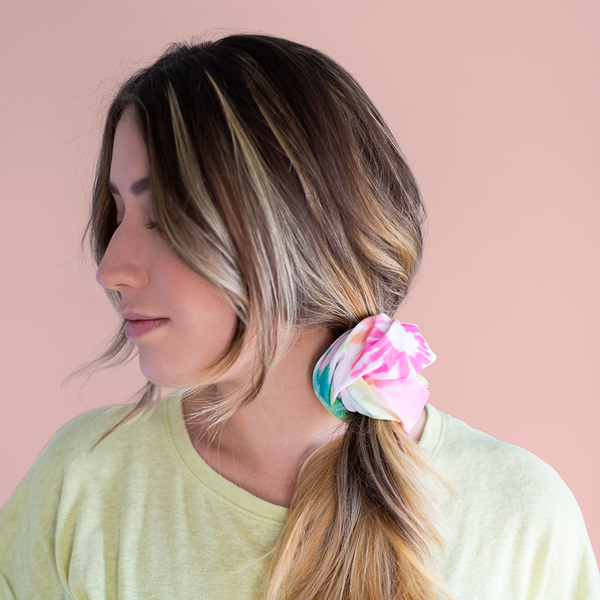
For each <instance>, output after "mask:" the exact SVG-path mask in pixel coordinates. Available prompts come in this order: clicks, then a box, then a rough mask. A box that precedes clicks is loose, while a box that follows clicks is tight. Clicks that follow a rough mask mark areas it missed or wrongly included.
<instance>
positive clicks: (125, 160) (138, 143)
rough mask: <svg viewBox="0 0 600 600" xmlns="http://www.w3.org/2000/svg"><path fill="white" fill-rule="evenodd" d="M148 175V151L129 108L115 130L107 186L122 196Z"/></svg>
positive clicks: (131, 109)
mask: <svg viewBox="0 0 600 600" xmlns="http://www.w3.org/2000/svg"><path fill="white" fill-rule="evenodd" d="M149 175H150V173H149V163H148V151H147V149H146V145H145V144H144V140H143V138H142V134H141V132H140V128H139V125H138V123H137V119H136V116H135V113H134V110H133V108H131V107H130V108H127V109H125V112H124V113H123V115H122V116H121V118H120V119H119V122H118V123H117V127H116V129H115V137H114V142H113V152H112V158H111V163H110V177H109V184H108V185H109V188H110V189H111V191H112V192H113V193H118V194H120V195H123V194H124V193H126V190H127V191H129V190H130V189H131V188H132V185H133V184H134V183H136V182H139V181H140V180H144V179H147V178H148V177H149ZM138 187H139V186H138ZM132 191H133V190H132ZM137 191H138V192H141V191H144V190H141V189H140V190H137Z"/></svg>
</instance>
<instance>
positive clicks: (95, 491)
mask: <svg viewBox="0 0 600 600" xmlns="http://www.w3.org/2000/svg"><path fill="white" fill-rule="evenodd" d="M423 216H424V210H423V206H422V204H421V200H420V197H419V193H418V189H417V185H416V183H415V181H414V178H413V176H412V174H411V173H410V170H409V168H408V166H407V165H406V163H405V161H404V160H403V158H402V156H401V154H400V152H399V150H398V148H397V146H396V143H395V141H394V140H393V137H392V135H391V133H390V131H389V129H388V128H387V127H386V125H385V124H384V122H383V120H382V118H381V116H380V115H379V113H378V112H377V110H376V109H375V107H374V106H373V104H372V103H371V102H370V100H369V99H368V97H367V96H366V95H365V93H364V92H363V90H362V89H361V88H360V87H359V86H358V84H357V83H356V82H355V81H354V80H353V79H352V77H351V76H350V75H349V74H348V73H346V72H345V71H344V70H343V69H342V68H341V67H339V66H338V65H337V64H335V63H334V62H333V61H331V60H330V59H329V58H327V57H326V56H324V55H322V54H321V53H319V52H317V51H315V50H312V49H310V48H307V47H304V46H301V45H299V44H295V43H293V42H290V41H286V40H282V39H278V38H272V37H268V36H253V35H233V36H229V37H226V38H223V39H221V40H218V41H216V42H211V43H204V44H199V45H186V44H181V45H175V46H173V47H171V48H170V49H169V50H168V51H167V52H166V53H165V54H164V55H163V56H162V57H161V58H160V59H159V60H158V61H157V62H156V63H155V64H153V65H152V66H150V67H148V68H147V69H143V70H142V71H140V72H139V73H137V74H135V75H134V76H133V77H132V78H131V79H130V80H129V81H127V82H126V83H125V84H124V85H123V86H122V88H121V89H120V90H119V92H118V94H117V95H116V97H115V99H114V101H113V102H112V104H111V106H110V108H109V111H108V116H107V120H106V125H105V130H104V138H103V146H102V151H101V155H100V159H99V164H98V170H97V177H96V183H95V189H94V198H93V204H92V212H91V217H90V221H89V224H88V229H87V230H86V231H88V232H89V234H90V239H91V244H92V248H93V250H94V253H95V256H96V259H97V262H98V265H99V266H98V273H97V279H98V282H99V283H100V284H101V285H102V286H104V287H105V288H106V291H107V293H108V295H109V298H110V299H111V301H112V302H113V304H114V305H115V307H116V308H117V310H119V312H120V313H121V314H122V316H123V323H122V327H121V329H120V331H119V334H118V336H117V337H116V338H115V340H114V341H113V343H112V345H111V347H110V348H109V349H108V350H107V351H106V352H105V353H104V355H103V356H102V357H101V359H100V361H99V364H101V363H103V362H107V361H111V360H112V361H118V360H125V358H126V357H127V356H129V355H130V354H131V352H132V351H133V349H134V348H137V350H138V353H139V357H140V367H141V369H142V372H143V373H144V375H145V376H146V377H147V379H148V385H147V386H146V387H145V388H144V390H143V391H142V395H141V400H140V402H139V403H138V404H137V405H136V406H135V408H134V409H133V410H131V411H130V410H129V409H128V408H127V407H121V408H117V409H116V410H110V409H100V410H97V411H93V412H91V413H88V414H86V415H83V416H82V417H80V418H78V419H76V420H74V421H72V422H71V423H70V424H68V425H67V426H66V427H65V428H63V429H62V430H61V431H60V432H59V433H58V434H57V436H55V438H54V439H53V440H52V442H51V443H50V444H49V445H48V447H47V448H46V449H45V451H44V453H43V454H42V456H41V457H40V459H39V460H38V462H37V463H36V465H35V466H34V468H33V469H32V471H31V472H30V473H29V475H28V476H27V478H26V479H25V480H24V482H23V483H22V484H21V486H20V487H19V489H18V490H17V491H16V493H15V494H14V495H13V497H12V498H11V500H10V501H9V502H8V504H7V505H6V507H5V508H4V509H3V511H2V513H0V536H1V537H0V539H1V540H2V546H1V550H0V574H2V577H0V584H1V585H0V589H1V590H2V592H3V594H4V595H3V597H6V598H19V599H22V598H40V597H48V598H51V597H52V598H53V597H70V598H89V599H96V598H116V597H120V598H127V599H129V598H178V599H182V600H183V599H185V598H199V597H200V598H208V599H213V598H214V599H217V598H219V599H220V598H236V599H237V598H241V599H244V598H268V599H272V600H274V599H275V598H278V599H279V598H282V599H284V598H286V599H294V600H299V599H306V600H308V599H311V600H312V599H323V600H325V599H332V600H333V599H338V598H343V599H359V598H360V599H396V598H410V599H426V598H440V597H446V598H451V597H454V598H457V599H458V598H469V599H471V598H511V599H514V598H557V599H558V598H560V599H561V600H564V599H565V598H581V599H583V598H595V597H600V583H599V581H598V570H597V566H596V564H595V561H594V557H593V553H592V550H591V547H590V544H589V540H588V538H587V534H586V531H585V525H584V523H583V520H582V517H581V514H580V512H579V509H578V507H577V504H576V503H575V501H574V499H573V497H572V495H571V494H570V492H569V490H568V489H567V488H566V486H565V485H564V483H563V482H562V481H561V480H560V478H559V477H558V476H557V475H556V473H555V472H554V471H553V470H552V469H551V468H550V467H548V466H547V465H545V464H544V463H542V462H541V461H539V460H538V459H537V458H535V457H534V456H533V455H531V454H529V453H527V452H526V451H524V450H522V449H520V448H517V447H515V446H511V445H509V444H505V443H502V442H499V441H497V440H494V439H493V438H490V437H489V436H487V435H485V434H483V433H480V432H477V431H475V430H473V429H471V428H469V427H468V426H467V425H465V424H463V423H461V422H460V421H457V420H455V419H452V418H451V417H449V416H447V415H443V414H442V413H440V412H438V411H436V410H435V409H434V408H432V407H431V406H430V405H426V404H425V403H426V401H427V396H428V393H427V390H426V385H427V383H426V381H425V380H424V379H423V378H422V376H421V375H420V372H421V370H422V369H423V368H424V367H425V366H427V364H430V363H431V362H432V361H433V360H434V359H435V355H434V354H433V352H432V351H431V349H430V348H429V347H428V345H427V343H426V342H425V340H424V339H423V337H422V335H421V334H420V332H419V330H418V328H417V327H416V326H415V325H411V324H403V323H400V322H398V321H395V320H394V319H392V318H391V317H392V316H393V315H394V313H395V312H396V309H397V308H398V306H399V304H400V302H401V301H402V299H403V298H404V297H405V296H406V294H407V292H408V289H409V285H410V282H411V279H412V277H413V276H414V273H415V271H416V268H417V265H418V263H419V259H420V257H421V251H422V236H421V223H422V220H423ZM94 366H97V365H91V367H90V368H93V367H94ZM160 386H167V387H173V388H179V389H180V391H179V392H178V393H176V394H173V395H171V396H169V397H167V398H166V399H164V400H161V401H159V402H158V401H157V398H158V397H159V392H160ZM2 586H3V587H2Z"/></svg>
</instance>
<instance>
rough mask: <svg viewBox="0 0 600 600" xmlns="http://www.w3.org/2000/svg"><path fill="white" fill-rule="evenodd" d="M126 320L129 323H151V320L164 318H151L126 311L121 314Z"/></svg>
mask: <svg viewBox="0 0 600 600" xmlns="http://www.w3.org/2000/svg"><path fill="white" fill-rule="evenodd" d="M121 314H122V315H123V316H124V317H125V318H126V319H129V320H130V321H152V320H153V319H164V318H165V317H152V316H150V315H143V314H141V313H136V312H134V311H132V310H126V311H125V312H122V313H121Z"/></svg>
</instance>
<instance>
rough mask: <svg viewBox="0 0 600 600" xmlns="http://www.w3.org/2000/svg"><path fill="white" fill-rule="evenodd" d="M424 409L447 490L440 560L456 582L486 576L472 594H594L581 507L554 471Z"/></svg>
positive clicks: (466, 583)
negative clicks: (448, 536)
mask: <svg viewBox="0 0 600 600" xmlns="http://www.w3.org/2000/svg"><path fill="white" fill-rule="evenodd" d="M430 413H431V414H432V416H433V419H432V420H433V424H434V425H436V423H437V434H436V437H435V440H434V441H435V443H434V444H433V445H432V447H431V448H430V451H431V454H432V458H433V461H434V463H435V464H436V465H437V467H438V468H439V470H440V472H441V474H442V475H443V476H444V477H446V479H447V480H448V483H449V484H450V486H451V487H452V489H453V491H452V493H451V494H449V495H447V496H445V498H444V501H443V502H442V507H443V511H444V513H445V515H446V518H447V520H448V524H449V526H450V529H451V532H452V552H451V553H450V555H448V559H447V561H446V565H445V566H446V568H447V573H448V577H449V579H451V580H452V581H453V583H454V584H455V585H456V586H457V589H469V590H470V591H473V590H472V589H471V588H472V586H473V585H475V584H474V583H473V582H474V581H480V582H482V583H481V586H483V585H484V583H483V581H485V586H487V587H485V589H484V588H483V587H482V588H481V589H479V588H477V594H475V596H472V597H484V596H486V595H487V597H526V598H530V597H536V598H537V597H544V598H552V599H554V598H557V599H558V598H561V600H562V599H566V598H569V599H570V598H577V599H579V598H591V597H594V598H595V597H596V595H597V594H600V591H599V586H600V580H599V579H598V569H597V566H596V563H595V559H594V555H593V551H592V548H591V545H590V542H589V538H588V535H587V531H586V527H585V523H584V521H583V517H582V515H581V511H580V509H579V506H578V505H577V502H576V500H575V498H574V497H573V494H572V493H571V491H570V490H569V488H568V487H567V485H566V484H565V483H564V481H563V480H562V479H561V478H560V476H559V475H558V473H556V471H555V470H554V469H553V468H552V467H551V466H550V465H548V464H546V463H545V462H544V461H542V460H541V459H539V458H538V457H537V456H535V455H534V454H532V453H531V452H528V451H527V450H525V449H523V448H520V447H519V446H516V445H513V444H509V443H507V442H503V441H500V440H498V439H495V438H494V437H492V436H490V435H488V434H486V433H483V432H482V431H478V430H476V429H474V428H472V427H469V426H468V425H467V424H465V423H463V422H462V421H460V420H458V419H455V418H453V417H450V416H449V415H445V414H444V413H441V412H439V411H435V409H433V410H431V411H428V417H429V414H430ZM430 442H431V440H430ZM484 573H485V580H482V579H481V576H482V574H484ZM509 573H510V574H511V576H510V577H509V578H507V574H509ZM478 585H479V584H478ZM481 586H480V587H481ZM493 590H495V591H494V592H493V593H492V591H493ZM499 590H501V591H502V594H500V595H498V591H499ZM576 590H587V592H585V593H579V592H576ZM540 594H541V595H540ZM595 594H596V595H595Z"/></svg>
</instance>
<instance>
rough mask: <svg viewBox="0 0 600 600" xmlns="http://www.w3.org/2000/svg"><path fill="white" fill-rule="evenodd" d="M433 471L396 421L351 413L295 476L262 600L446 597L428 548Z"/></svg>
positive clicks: (435, 539) (433, 529)
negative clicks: (341, 429)
mask: <svg viewBox="0 0 600 600" xmlns="http://www.w3.org/2000/svg"><path fill="white" fill-rule="evenodd" d="M434 472H435V469H434V468H433V467H432V465H431V464H430V462H429V461H428V459H427V458H426V456H425V455H424V453H423V451H422V450H421V449H420V448H419V447H418V446H417V444H415V442H413V441H412V440H411V439H410V438H409V437H408V435H407V434H406V433H405V432H404V430H403V429H402V427H401V426H400V424H399V423H397V422H395V421H383V420H376V419H371V418H369V417H366V416H364V415H361V414H358V413H352V415H351V416H350V418H349V419H348V428H347V430H346V433H345V434H344V435H343V436H341V437H340V438H339V439H336V440H334V441H332V442H329V443H328V444H326V445H325V446H323V447H321V448H319V449H318V450H317V451H316V452H314V453H313V455H312V456H311V457H309V459H308V460H307V461H306V463H305V465H304V467H303V469H302V471H301V473H300V478H299V481H298V486H297V489H296V493H295V494H294V497H293V500H292V505H291V510H290V516H289V518H288V521H287V523H286V525H285V528H284V530H283V533H282V535H281V538H280V539H279V543H278V544H277V546H276V548H275V552H274V556H273V559H272V562H271V565H270V568H269V571H268V575H267V579H266V582H267V585H268V589H267V590H266V593H265V595H266V599H267V600H276V599H277V600H292V599H293V600H334V599H335V600H399V599H400V598H402V599H406V600H408V599H410V600H430V599H434V598H440V595H439V594H441V595H442V597H446V598H448V597H450V596H449V592H448V590H447V589H446V588H445V586H444V585H443V583H442V582H441V581H440V580H439V579H438V578H437V577H436V576H435V575H434V573H435V568H434V567H435V554H434V552H433V548H434V547H436V546H437V547H441V546H442V545H443V533H442V532H443V526H442V522H443V521H442V518H441V515H440V513H439V510H438V508H437V506H436V504H435V502H434V499H433V497H432V494H431V492H430V490H429V482H428V478H427V473H434ZM265 587H266V586H265Z"/></svg>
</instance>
